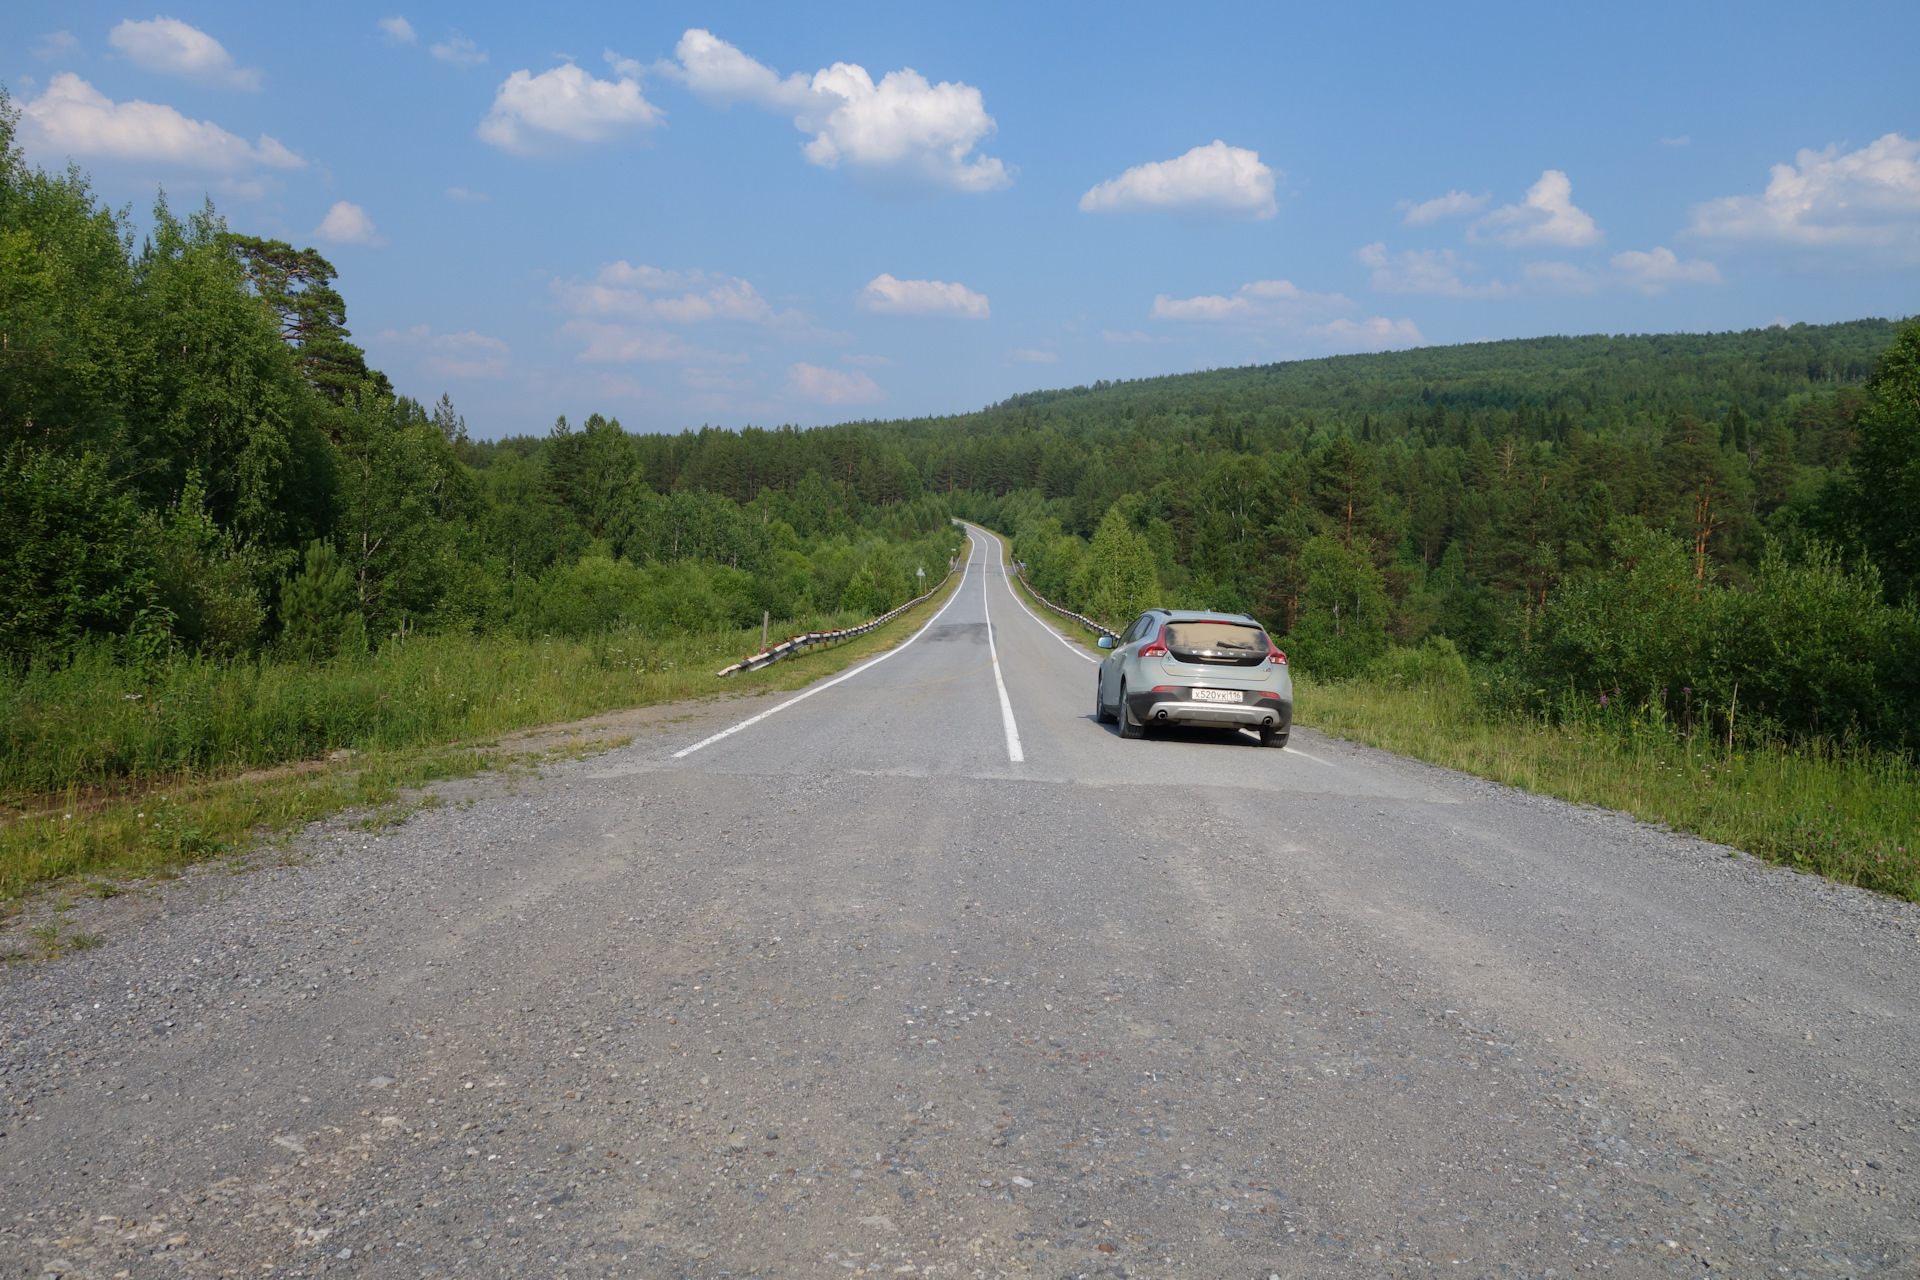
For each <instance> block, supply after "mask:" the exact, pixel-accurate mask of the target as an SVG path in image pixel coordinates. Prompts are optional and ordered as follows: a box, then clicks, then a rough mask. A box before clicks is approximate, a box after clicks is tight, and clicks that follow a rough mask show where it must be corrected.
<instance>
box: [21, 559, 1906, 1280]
mask: <svg viewBox="0 0 1920 1280" xmlns="http://www.w3.org/2000/svg"><path fill="white" fill-rule="evenodd" d="M1004 558H1005V550H1004V547H1003V545H1002V544H1001V542H1000V540H999V539H997V538H995V537H994V536H993V535H992V534H990V533H987V532H985V531H984V530H974V531H973V538H972V541H971V544H970V547H969V551H968V558H967V561H966V569H965V578H964V580H963V582H962V583H961V584H960V586H959V587H958V589H957V590H956V592H955V593H954V594H953V596H952V597H951V598H950V599H949V601H948V602H947V603H946V604H945V605H944V606H943V607H942V608H941V609H940V610H939V611H938V613H937V614H936V615H935V616H933V617H932V618H931V619H930V620H929V621H928V622H927V624H926V625H925V626H924V627H923V628H922V629H921V630H920V631H918V632H917V633H916V634H915V635H914V636H913V637H912V638H911V640H909V641H907V642H906V643H903V644H901V645H900V646H898V647H896V648H895V649H893V650H891V651H889V652H887V653H884V654H882V655H880V656H879V657H877V658H874V659H872V660H870V661H867V662H866V663H864V664H862V665H860V666H857V667H855V668H853V669H851V670H850V671H848V672H845V673H843V674H841V675H839V676H836V677H832V678H830V679H827V680H823V681H821V682H819V683H817V684H816V685H814V686H812V687H811V688H809V689H808V690H806V691H803V693H802V694H801V695H799V696H793V695H771V696H767V697H764V698H759V699H753V700H746V701H738V702H729V703H722V704H707V705H703V706H699V707H694V708H690V709H688V712H687V714H686V715H685V716H683V717H681V718H680V719H678V720H665V721H662V722H661V724H662V727H661V728H659V729H658V730H656V731H653V732H651V733H650V734H649V735H647V736H643V737H642V738H641V739H639V740H637V741H635V742H634V743H633V744H632V745H630V746H628V747H624V748H622V749H619V750H616V751H612V752H609V753H607V754H604V755H600V756H597V757H593V758H590V759H586V760H583V761H578V762H572V763H567V764H563V765H561V766H558V767H555V768H552V769H550V770H548V771H547V772H546V774H545V776H544V777H540V778H537V779H529V780H523V781H521V782H519V783H517V784H508V783H503V782H501V781H498V780H495V781H477V782H471V783H457V784H448V785H446V786H444V787H442V788H441V791H442V794H443V795H444V796H445V797H446V799H447V800H448V802H449V803H447V804H445V805H444V806H443V807H441V808H438V809H433V810H429V811H427V812H424V813H422V814H421V815H420V816H418V817H417V818H415V819H414V820H413V821H412V822H410V823H409V824H407V825H406V826H405V827H402V828H400V829H398V830H396V831H393V832H391V833H389V834H385V835H382V836H379V837H375V836H372V835H369V834H367V833H366V832H364V831H361V830H359V829H358V828H355V827H353V826H351V825H350V824H348V823H346V822H340V823H334V824H328V825H326V826H323V827H318V828H315V829H314V830H313V831H311V832H309V833H308V834H307V835H306V836H304V837H303V838H302V840H301V842H300V844H299V848H300V850H301V851H302V852H304V853H306V854H308V855H310V856H309V857H307V858H305V859H304V860H298V861H294V862H292V863H291V864H290V865H287V866H276V867H272V868H269V869H264V870H258V871H254V872H250V873H247V874H245V875H241V876H227V875H221V874H217V873H213V872H205V873H197V874H194V875H190V876H188V877H186V878H185V879H184V880H182V881H180V882H177V883H174V884H171V885H163V886H161V887H159V888H157V889H156V890H155V891H154V892H153V893H152V894H151V895H148V896H146V897H144V898H140V899H138V900H137V902H136V905H134V906H130V907H127V908H125V909H124V910H123V912H122V914H121V915H120V916H119V917H116V919H117V921H118V923H117V924H116V925H115V926H114V927H112V928H110V929H109V930H108V936H107V941H106V942H105V944H104V945H102V946H101V947H99V948H98V949H96V950H93V951H89V952H85V953H79V954H75V955H73V956H71V957H69V958H68V959H65V960H62V961H60V962H58V963H55V964H49V965H42V966H32V967H30V966H14V967H13V968H11V969H8V970H7V971H6V972H5V974H4V979H3V982H4V985H3V986H0V1066H4V1067H5V1069H6V1074H5V1075H3V1076H0V1086H3V1087H4V1091H5V1093H6V1095H7V1098H8V1106H7V1108H6V1111H7V1113H8V1114H7V1115H6V1116H5V1117H4V1118H0V1128H4V1130H5V1137H4V1138H0V1205H4V1210H5V1212H4V1214H3V1215H0V1263H4V1270H5V1272H6V1273H7V1274H23V1275H42V1274H57V1275H67V1274H71V1275H94V1276H99V1277H112V1276H116V1275H121V1276H129V1277H134V1278H140V1277H146V1276H161V1275H166V1276H173V1275H206V1276H215V1275H229V1274H231V1275H239V1274H243V1273H245V1274H251V1275H256V1276H262V1275H276V1276H277V1275H317V1274H320V1273H321V1272H323V1271H324V1272H325V1273H327V1274H329V1275H342V1276H344V1275H367V1276H408V1277H419V1276H428V1275H433V1276H440V1275H449V1276H451V1275H474V1276H480V1275H496V1274H497V1275H522V1274H542V1275H556V1274H565V1275H569V1276H589V1275H609V1276H697V1277H709V1276H711V1277H719V1276H726V1275H731V1276H746V1275H749V1274H755V1275H762V1276H787V1275H794V1276H799V1275H807V1276H827V1275H840V1274H844V1273H858V1274H875V1275H879V1276H885V1277H892V1276H896V1275H897V1276H907V1275H925V1276H939V1277H944V1276H952V1277H964V1278H972V1280H982V1278H983V1277H994V1276H1003V1275H1004V1276H1015V1275H1036V1276H1049V1277H1055V1276H1058V1277H1073V1278H1075V1280H1078V1278H1080V1277H1087V1278H1089V1280H1091V1278H1092V1277H1095V1276H1108V1277H1121V1276H1126V1277H1135V1276H1196V1277H1199V1276H1207V1277H1232V1276H1241V1277H1246V1276H1254V1277H1266V1276H1281V1277H1288V1278H1292V1277H1300V1278H1302V1280H1305V1278H1308V1277H1331V1276H1356V1277H1357V1276H1369V1277H1371V1276H1430V1275H1446V1276H1487V1277H1495V1276H1499V1277H1506V1276H1529V1277H1542V1276H1548V1275H1556V1276H1568V1275H1586V1274H1588V1273H1592V1274H1595V1275H1600V1274H1611V1275H1614V1276H1647V1275H1675V1276H1680V1275H1732V1276H1747V1277H1755V1278H1758V1277H1762V1276H1766V1277H1773V1276H1780V1275H1788V1276H1793V1275H1807V1276H1854V1277H1864V1276H1882V1275H1885V1276H1900V1275H1913V1274H1915V1273H1916V1272H1917V1271H1920V1239H1917V1237H1920V1232H1917V1231H1916V1223H1915V1215H1916V1211H1915V1208H1914V1205H1915V1203H1916V1192H1920V1177H1917V1176H1916V1172H1915V1170H1916V1161H1920V1155H1916V1154H1915V1152H1914V1150H1913V1148H1914V1147H1915V1146H1916V1145H1917V1144H1920V1135H1916V1134H1915V1133H1914V1132H1913V1130H1914V1127H1915V1125H1916V1123H1920V1120H1917V1119H1916V1106H1917V1105H1920V1103H1917V1102H1916V1097H1915V1080H1914V1071H1915V1069H1916V1063H1920V1035H1917V1034H1916V1024H1915V1018H1914V1000H1915V997H1914V977H1915V974H1916V973H1920V964H1917V963H1916V961H1917V960H1920V946H1917V945H1916V925H1917V923H1920V913H1916V911H1915V910H1914V908H1912V907H1910V906H1907V905H1905V904H1899V903H1891V902H1887V901H1883V900H1879V899H1874V898H1872V897H1870V896H1868V895H1865V894H1862V893H1858V892H1855V891H1852V890H1846V889H1839V888H1835V887H1833V886H1830V885H1827V884H1824V883H1822V882H1819V881H1816V880H1813V879H1811V878H1807V877H1800V876H1795V875H1792V874H1789V873H1786V872H1783V871H1780V870H1777V869H1774V868H1769V867H1766V866H1763V865H1761V864H1758V863H1756V862H1754V861H1752V860H1750V859H1746V858H1734V857H1729V856H1727V853H1726V851H1725V850H1723V849H1719V848H1716V847H1713V846H1707V845H1703V844H1700V843H1697V842H1694V841H1691V840H1685V839H1678V838H1674V837H1671V836H1668V835H1666V834H1663V833H1661V832H1658V831H1655V830H1652V829H1649V828H1646V827H1642V826H1639V825H1637V824H1635V823H1633V822H1632V821H1630V820H1628V819H1626V818H1623V817H1620V816H1618V815H1613V814H1606V813H1600V812H1596V811H1593V810H1587V809H1581V808H1577V807H1574V806H1570V805H1566V804H1562V803H1558V802H1554V801H1549V800H1544V799H1540V798H1538V797H1531V796H1527V795H1523V794H1520V793H1517V792H1514V791H1511V790H1508V789H1505V788H1501V787H1497V786H1494V785H1491V784H1488V783H1484V782H1481V781H1479V780H1476V779H1472V778H1467V777H1464V776H1461V775H1458V774H1453V773H1449V772H1446V771H1443V770H1439V769H1434V768H1429V767H1426V766H1424V765H1419V764H1416V763H1412V762H1409V761H1406V760H1401V759H1398V758H1395V757H1392V756H1388V755H1385V754H1383V753H1380V752H1376V751H1371V750H1367V749H1363V748H1358V747H1354V746H1351V745H1348V744H1344V743H1339V742H1335V741H1330V740H1327V739H1324V738H1320V737H1317V736H1316V735H1315V734H1313V733H1312V732H1311V730H1310V729H1296V731H1295V737H1294V744H1295V745H1294V746H1292V747H1289V748H1288V749H1286V750H1285V751H1272V750H1261V749H1259V748H1258V746H1257V744H1256V742H1255V739H1254V738H1253V737H1252V736H1251V735H1239V736H1227V735H1224V734H1218V733H1208V732H1198V731H1195V732H1179V731H1175V732H1173V733H1169V734H1165V735H1160V736H1156V737H1154V738H1152V739H1150V740H1148V741H1145V742H1128V741H1123V740H1121V739H1120V738H1119V736H1118V734H1117V732H1116V731H1115V730H1114V728H1112V727H1111V726H1102V725H1099V724H1097V723H1095V722H1094V720H1093V718H1092V715H1091V709H1092V691H1093V680H1094V663H1093V656H1092V655H1091V654H1090V653H1088V652H1087V651H1086V650H1085V649H1083V648H1082V647H1080V646H1079V645H1076V644H1073V643H1071V642H1069V641H1067V640H1066V639H1065V638H1064V637H1063V636H1061V634H1060V633H1059V632H1057V631H1056V630H1055V629H1054V628H1053V627H1052V626H1051V625H1049V624H1048V623H1046V622H1044V621H1043V620H1042V619H1041V618H1040V617H1038V616H1037V615H1036V614H1035V612H1034V611H1033V610H1031V609H1030V608H1028V607H1027V605H1026V604H1025V603H1024V602H1023V601H1022V600H1021V599H1020V598H1019V597H1018V596H1017V595H1016V593H1015V591H1014V589H1013V587H1012V585H1011V584H1010V583H1009V581H1008V579H1007V576H1006V572H1005V570H1004V567H1003V562H1004ZM116 901H119V900H116Z"/></svg>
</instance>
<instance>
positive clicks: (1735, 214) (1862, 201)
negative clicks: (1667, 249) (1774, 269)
mask: <svg viewBox="0 0 1920 1280" xmlns="http://www.w3.org/2000/svg"><path fill="white" fill-rule="evenodd" d="M1687 230H1688V234H1690V235H1694V236H1699V237H1701V238H1703V239H1710V240H1726V241H1749V242H1758V243H1768V242H1771V243H1775V244H1793V245H1807V246H1815V247H1827V246H1833V247H1866V248H1879V247H1895V246H1905V247H1907V248H1908V249H1910V250H1912V249H1920V140H1915V139H1909V138H1904V137H1902V136H1901V135H1899V134H1897V133H1889V134H1887V135H1886V136H1885V137H1882V138H1880V139H1878V140H1876V141H1874V142H1871V143H1869V144H1868V145H1866V146H1864V147H1862V148H1860V149H1859V150H1858V151H1848V152H1845V153H1842V152H1841V151H1840V148H1839V146H1838V145H1837V144H1836V145H1833V146H1829V147H1828V148H1827V149H1826V150H1824V151H1801V152H1800V153H1799V155H1797V156H1796V157H1795V162H1794V163H1793V164H1777V165H1774V166H1773V169H1772V177H1771V178H1770V179H1769V181H1768V182H1767V189H1766V190H1765V191H1764V192H1762V193H1761V194H1759V195H1757V196H1722V197H1721V198H1720V199H1718V200H1709V201H1707V202H1706V203H1705V204H1702V205H1699V206H1697V207H1696V208H1695V209H1694V211H1693V225H1692V226H1691V227H1689V228H1688V229H1687Z"/></svg>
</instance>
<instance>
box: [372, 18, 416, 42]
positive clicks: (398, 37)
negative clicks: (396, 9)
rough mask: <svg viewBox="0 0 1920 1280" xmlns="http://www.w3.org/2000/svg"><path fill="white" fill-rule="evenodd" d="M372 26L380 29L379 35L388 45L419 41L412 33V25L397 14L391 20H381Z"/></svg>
mask: <svg viewBox="0 0 1920 1280" xmlns="http://www.w3.org/2000/svg"><path fill="white" fill-rule="evenodd" d="M374 25H375V26H377V27H379V28H380V34H381V35H383V36H385V37H386V38H387V43H388V44H412V43H413V42H414V41H415V40H417V39H419V36H418V35H417V34H416V33H415V32H414V29H413V24H412V23H411V22H408V21H407V20H406V19H405V18H403V17H401V16H400V15H399V14H395V15H394V16H393V17H391V18H382V19H380V21H379V22H377V23H375V24H374Z"/></svg>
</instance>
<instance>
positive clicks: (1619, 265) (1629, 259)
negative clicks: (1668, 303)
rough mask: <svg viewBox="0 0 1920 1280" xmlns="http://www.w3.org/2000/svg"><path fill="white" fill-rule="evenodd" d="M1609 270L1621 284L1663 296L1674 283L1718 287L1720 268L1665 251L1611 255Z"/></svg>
mask: <svg viewBox="0 0 1920 1280" xmlns="http://www.w3.org/2000/svg"><path fill="white" fill-rule="evenodd" d="M1611 265H1612V267H1613V270H1614V273H1615V274H1616V275H1617V276H1619V278H1620V280H1621V282H1622V283H1623V284H1626V285H1627V286H1628V287H1630V288H1634V289H1638V290H1640V292H1642V293H1649V294H1652V293H1664V292H1665V291H1666V290H1667V288H1668V286H1670V285H1676V284H1719V283H1720V268H1718V267H1716V266H1714V265H1713V264H1712V263H1711V262H1703V261H1700V260H1698V259H1696V260H1693V261H1682V260H1681V258H1680V257H1679V255H1678V254H1676V253H1674V251H1673V250H1671V249H1667V248H1660V247H1655V248H1654V249H1653V251H1652V252H1650V253H1642V252H1640V251H1639V250H1637V249H1630V250H1628V251H1627V252H1625V253H1616V254H1614V255H1613V261H1612V264H1611Z"/></svg>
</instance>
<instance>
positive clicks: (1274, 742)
mask: <svg viewBox="0 0 1920 1280" xmlns="http://www.w3.org/2000/svg"><path fill="white" fill-rule="evenodd" d="M1291 732H1292V730H1291V729H1290V728H1288V729H1275V728H1273V727H1271V726H1269V727H1267V728H1264V729H1262V730H1260V745H1261V746H1263V747H1284V746H1286V745H1287V737H1288V735H1289V734H1290V733H1291Z"/></svg>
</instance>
